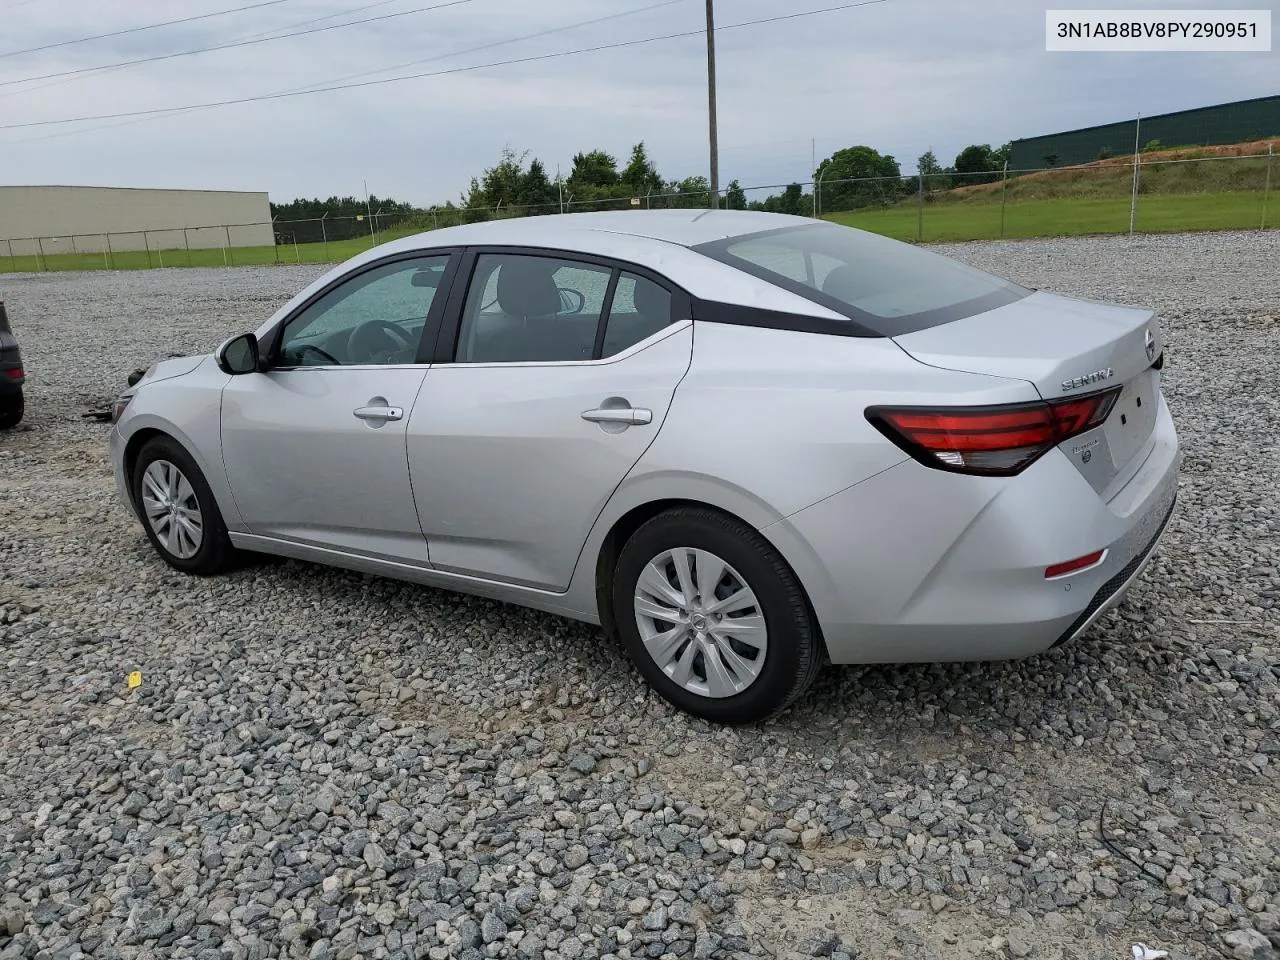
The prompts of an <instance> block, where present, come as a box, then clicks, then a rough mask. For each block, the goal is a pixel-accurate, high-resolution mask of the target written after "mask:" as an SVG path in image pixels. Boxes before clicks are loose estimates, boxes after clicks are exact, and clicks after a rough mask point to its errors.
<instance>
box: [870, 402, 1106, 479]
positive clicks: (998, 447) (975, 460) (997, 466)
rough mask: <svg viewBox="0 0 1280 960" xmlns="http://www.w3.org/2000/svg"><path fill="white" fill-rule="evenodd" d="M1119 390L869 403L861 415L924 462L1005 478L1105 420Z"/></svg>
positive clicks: (957, 470)
mask: <svg viewBox="0 0 1280 960" xmlns="http://www.w3.org/2000/svg"><path fill="white" fill-rule="evenodd" d="M1121 389H1122V388H1121V387H1112V388H1111V389H1110V390H1104V391H1102V392H1100V393H1091V394H1088V395H1086V396H1081V397H1070V398H1068V399H1065V400H1051V401H1036V402H1034V403H1015V404H1006V405H1002V406H992V407H871V408H870V409H868V410H867V419H868V420H870V421H871V423H872V424H873V425H874V426H875V427H876V428H877V429H878V430H879V431H880V432H881V433H883V434H884V435H885V436H886V437H888V438H889V439H890V440H892V441H893V442H894V443H896V444H897V445H898V446H899V447H901V448H902V449H903V450H904V451H906V452H907V453H909V454H911V456H913V457H914V458H915V459H917V460H919V461H920V462H921V463H923V464H924V465H925V466H929V467H935V468H937V469H939V470H951V471H954V472H956V473H972V474H979V475H982V476H995V477H1007V476H1012V475H1013V474H1015V473H1019V472H1020V471H1022V470H1025V469H1026V468H1027V467H1028V466H1030V465H1031V464H1032V463H1034V462H1035V461H1036V460H1038V459H1039V458H1040V457H1042V456H1043V455H1044V454H1045V453H1047V452H1048V451H1049V450H1052V449H1053V448H1054V447H1056V446H1057V445H1058V444H1060V443H1062V442H1063V441H1064V440H1069V439H1070V438H1071V437H1074V436H1077V435H1079V434H1081V433H1084V432H1085V431H1086V430H1092V429H1093V428H1094V427H1096V426H1098V425H1099V424H1101V423H1102V422H1103V421H1105V420H1106V419H1107V416H1108V414H1110V413H1111V408H1112V407H1113V406H1115V402H1116V399H1117V398H1118V397H1119V396H1120V391H1121Z"/></svg>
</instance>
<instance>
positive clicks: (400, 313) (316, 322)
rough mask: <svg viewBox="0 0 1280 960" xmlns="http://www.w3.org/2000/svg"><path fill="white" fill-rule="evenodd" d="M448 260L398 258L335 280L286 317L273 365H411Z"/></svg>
mask: <svg viewBox="0 0 1280 960" xmlns="http://www.w3.org/2000/svg"><path fill="white" fill-rule="evenodd" d="M448 263H449V257H448V255H447V254H445V255H442V256H436V257H415V258H413V259H410V260H397V261H395V262H394V263H388V264H384V265H383V266H380V267H375V268H373V269H372V270H366V271H365V272H364V273H361V274H359V275H357V276H355V277H353V278H351V279H350V280H347V281H345V282H343V283H341V284H339V285H338V286H337V287H335V288H334V289H332V290H330V291H329V292H328V293H326V294H324V295H323V296H322V297H320V299H319V300H316V301H315V302H314V303H312V304H311V305H310V306H308V307H306V308H305V309H303V310H302V311H301V312H300V313H298V314H296V315H295V316H294V317H293V318H292V319H290V320H289V322H288V323H287V324H286V326H285V328H284V336H283V337H282V338H281V341H280V350H279V357H278V360H277V364H276V365H277V366H281V367H314V366H329V367H331V366H348V365H351V364H379V365H389V364H405V363H413V362H414V360H415V359H416V358H417V354H418V344H419V342H420V341H421V339H422V331H423V328H424V327H425V326H426V323H427V315H428V314H429V313H430V311H431V305H432V303H434V302H435V298H436V294H437V292H438V290H439V287H440V284H441V280H442V279H443V277H444V272H445V267H446V266H447V265H448Z"/></svg>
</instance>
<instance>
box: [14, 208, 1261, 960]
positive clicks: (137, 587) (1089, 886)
mask: <svg viewBox="0 0 1280 960" xmlns="http://www.w3.org/2000/svg"><path fill="white" fill-rule="evenodd" d="M949 252H951V253H953V254H954V255H956V256H959V257H961V258H963V259H966V260H969V261H972V262H974V263H976V264H978V265H980V266H984V267H988V268H992V269H996V270H998V271H1000V272H1002V273H1005V274H1006V275H1009V276H1011V277H1013V278H1015V279H1017V280H1020V281H1022V282H1024V283H1027V284H1030V285H1033V286H1043V287H1046V288H1050V289H1057V290H1060V291H1063V292H1066V293H1070V294H1076V295H1083V296H1089V297H1097V298H1106V299H1116V300H1121V301H1129V302H1143V303H1150V304H1152V305H1155V306H1157V307H1158V308H1159V309H1160V311H1161V312H1162V314H1163V316H1164V319H1165V323H1166V329H1167V331H1168V339H1169V345H1170V354H1169V357H1170V363H1169V366H1168V368H1167V371H1166V374H1167V378H1166V385H1167V387H1166V389H1167V391H1168V395H1169V399H1170V402H1171V404H1172V406H1173V410H1174V415H1175V417H1176V418H1177V420H1178V423H1179V427H1180V430H1181V434H1182V438H1183V442H1184V445H1185V449H1186V454H1187V460H1186V467H1185V472H1184V476H1183V479H1182V485H1181V504H1182V505H1181V509H1180V511H1179V512H1178V514H1177V515H1176V517H1175V519H1174V521H1173V524H1172V526H1171V528H1170V531H1169V534H1168V536H1167V538H1166V539H1165V541H1164V545H1163V546H1162V547H1161V549H1160V552H1159V555H1158V557H1157V559H1156V560H1155V562H1154V563H1153V564H1152V566H1151V567H1150V569H1149V572H1148V573H1147V575H1146V577H1145V578H1144V581H1143V582H1141V583H1140V584H1139V585H1137V587H1136V588H1135V589H1134V590H1133V591H1132V593H1131V594H1130V597H1129V599H1128V600H1127V601H1126V602H1125V603H1124V604H1123V605H1122V606H1121V607H1120V608H1119V609H1118V610H1117V611H1115V612H1113V613H1111V614H1109V615H1107V616H1106V617H1105V618H1104V619H1103V620H1102V621H1101V623H1100V624H1099V625H1098V626H1097V627H1095V628H1094V629H1093V630H1092V631H1091V632H1090V634H1089V635H1087V636H1086V637H1084V638H1081V639H1080V640H1078V641H1076V642H1075V643H1074V644H1072V645H1070V646H1069V647H1068V648H1066V649H1063V650H1059V651H1055V652H1053V653H1050V654H1047V655H1045V656H1042V657H1039V658H1036V659H1033V660H1029V661H1026V662H1021V663H1008V664H995V665H967V666H966V665H950V666H911V667H902V668H830V669H828V670H826V671H825V672H824V673H823V675H822V676H821V677H820V678H819V681H818V683H817V685H816V688H815V690H814V691H813V693H812V695H810V696H809V697H807V698H806V699H805V700H804V701H803V702H802V703H801V704H800V705H798V706H797V707H796V708H794V709H793V710H791V711H790V712H789V713H788V714H786V715H785V716H783V717H782V718H781V719H779V720H777V721H775V722H773V723H771V724H768V725H766V726H762V727H757V728H747V729H738V730H725V729H716V728H713V727H711V726H708V725H707V724H704V723H702V722H699V721H695V720H692V719H690V718H688V717H685V716H683V715H680V714H677V713H675V712H674V711H673V710H672V709H670V708H669V707H668V706H666V705H665V704H664V703H663V702H661V701H660V700H658V699H657V698H655V697H652V696H650V695H648V694H647V693H646V691H645V689H644V688H643V686H642V684H641V682H640V681H639V680H638V678H637V677H636V675H635V674H634V673H633V672H632V671H631V669H630V668H629V667H628V665H627V663H626V661H625V660H624V659H623V657H622V656H621V654H620V652H619V651H618V650H616V649H614V648H613V647H611V646H610V645H608V644H606V643H603V642H602V638H601V635H600V634H599V632H598V631H597V630H594V629H589V628H587V627H585V626H581V625H578V624H573V623H569V622H565V621H560V620H557V619H554V618H551V617H548V616H543V615H540V614H535V613H530V612H526V611H522V610H519V609H515V608H511V607H506V606H502V605H498V604H494V603H490V602H487V601H483V600H474V599H468V598H465V597H461V596H457V595H453V594H447V593H442V592H437V591H432V590H429V589H424V588H419V587H413V586H407V585H401V584H397V583H393V582H391V581H387V580H381V579H377V578H372V577H364V576H360V575H355V574H349V573H344V572H340V571H332V570H326V569H322V568H318V567H313V566H308V565H305V564H300V563H294V562H263V563H259V564H255V565H253V566H250V567H247V568H245V569H243V570H241V571H239V572H238V573H235V574H233V575H230V576H227V577H225V578H221V579H216V580H199V579H188V578H185V577H182V576H179V575H176V574H174V573H172V572H170V571H169V569H168V568H167V567H165V566H164V565H163V564H162V563H161V562H160V561H159V559H158V558H156V557H155V556H154V555H153V554H152V552H151V550H150V548H149V547H148V545H147V543H146V541H145V540H144V538H143V534H142V531H141V529H140V528H139V527H138V525H137V524H136V523H134V522H132V521H130V520H129V519H128V518H127V517H126V516H125V514H124V513H123V511H122V510H121V508H120V507H118V506H117V504H116V502H115V500H114V493H113V489H112V484H111V479H110V475H109V471H108V468H107V466H106V464H105V463H104V439H105V427H103V426H102V425H100V424H94V423H91V422H85V421H82V420H81V419H80V414H81V413H82V412H83V411H84V410H86V409H88V408H90V407H94V406H98V405H100V404H101V403H103V402H104V401H106V400H107V399H108V398H109V395H110V393H111V392H112V390H111V388H110V387H114V386H115V385H117V384H122V383H123V380H124V377H125V375H126V374H127V373H128V372H129V371H130V370H131V369H133V368H134V367H135V366H138V365H142V364H145V363H147V362H149V361H150V360H152V359H154V358H155V357H156V356H157V355H160V354H162V353H164V352H166V351H168V350H180V351H197V350H198V351H206V350H209V349H211V348H212V347H213V346H214V345H215V344H216V343H217V342H218V341H219V340H220V339H222V338H223V337H224V336H225V335H226V334H228V333H231V332H238V331H240V330H244V329H250V328H252V327H253V326H255V325H256V324H257V323H258V322H259V320H260V319H261V318H262V317H263V316H264V315H265V314H266V313H267V312H269V311H270V310H271V309H272V308H273V307H274V306H275V305H276V304H277V303H279V302H281V301H282V299H283V298H285V297H286V296H287V295H288V294H289V293H290V292H292V291H293V290H295V289H297V288H298V287H299V286H300V285H301V284H302V283H303V282H304V281H305V280H307V279H309V278H310V277H311V276H313V275H314V274H315V268H264V269H239V270H165V271H156V272H149V273H118V274H85V275H31V276H6V277H4V278H0V296H2V297H3V298H4V299H5V300H6V301H7V302H8V304H9V307H10V315H11V317H12V319H13V323H14V325H15V327H16V329H17V332H18V335H19V337H20V338H21V341H22V344H23V350H24V353H25V354H26V357H27V359H28V362H29V369H30V377H31V379H30V381H29V388H28V389H29V395H28V396H29V403H28V409H29V420H28V423H27V425H26V428H25V429H24V430H21V431H18V432H15V433H12V434H8V435H4V436H2V437H0V491H3V493H2V495H0V673H2V676H3V682H2V686H0V693H2V694H3V696H2V697H0V724H2V725H3V731H4V732H3V735H2V736H0V960H7V958H10V957H36V956H39V957H52V958H72V957H79V956H91V957H162V956H163V957H170V956H174V957H176V956H195V957H207V958H210V960H212V958H221V957H233V958H244V957H255V958H256V957H274V956H280V957H310V958H317V960H319V958H336V957H374V958H376V957H430V958H443V957H455V956H456V957H467V958H481V957H512V958H547V960H554V958H565V960H576V958H596V957H602V956H613V957H619V958H627V957H631V958H640V957H652V958H660V957H696V958H710V957H762V958H763V957H779V956H829V957H835V958H837V960H840V958H848V957H853V956H858V957H863V958H877V960H888V958H905V957H911V958H917V957H921V958H927V957H946V958H955V957H958V958H967V957H987V956H991V957H1006V956H1009V957H1039V958H1078V960H1086V958H1088V960H1093V958H1116V960H1119V958H1128V957H1129V956H1130V945H1131V944H1132V943H1134V942H1137V941H1145V942H1147V943H1149V944H1151V945H1152V946H1158V947H1161V948H1164V949H1166V950H1168V951H1169V952H1170V954H1171V956H1172V957H1173V958H1175V960H1176V958H1189V957H1197V958H1199V957H1214V956H1221V955H1226V956H1237V957H1256V958H1263V957H1273V958H1274V957H1275V956H1276V952H1275V951H1274V949H1273V945H1274V947H1280V827H1278V826H1277V823H1278V821H1277V814H1278V813H1280V789H1278V787H1280V776H1278V775H1277V770H1278V769H1280V712H1278V708H1280V630H1278V627H1277V624H1278V622H1280V617H1278V616H1277V613H1278V611H1280V573H1278V572H1277V566H1280V548H1278V546H1277V545H1278V544H1280V535H1278V534H1280V528H1278V520H1277V507H1276V502H1277V501H1276V490H1277V489H1280V456H1278V455H1277V443H1276V439H1275V424H1276V423H1277V422H1280V388H1278V387H1277V382H1278V381H1280V365H1278V364H1280V360H1278V359H1277V358H1280V323H1278V322H1277V321H1278V319H1280V234H1276V233H1271V234H1268V235H1259V234H1233V235H1226V234H1223V235H1199V236H1169V237H1159V238H1141V239H1137V240H1134V241H1130V240H1127V239H1123V238H1113V239H1075V240H1054V241H1030V242H1020V243H1003V244H968V245H962V246H956V247H952V248H949ZM104 384H107V385H110V387H104ZM133 670H139V671H141V673H142V684H141V686H139V687H138V688H137V689H134V690H130V689H128V687H127V684H126V676H127V675H128V673H129V672H130V671H133ZM1103 831H1105V839H1104V835H1103Z"/></svg>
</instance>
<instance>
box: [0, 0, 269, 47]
mask: <svg viewBox="0 0 1280 960" xmlns="http://www.w3.org/2000/svg"><path fill="white" fill-rule="evenodd" d="M25 2H28V3H29V2H31V0H25ZM289 2H290V0H263V2H261V3H251V4H249V5H248V6H246V7H233V8H232V9H230V10H217V11H214V12H213V13H202V14H199V15H198V16H194V17H182V18H180V19H178V20H165V21H162V22H161V23H148V24H146V25H145V26H141V27H129V28H128V29H126V30H114V31H112V32H111V33H99V34H96V35H95V36H92V37H77V38H76V39H75V40H59V41H58V42H57V43H46V44H45V45H44V46H42V47H27V48H26V49H25V50H9V51H7V52H5V53H0V59H3V58H5V57H16V56H19V55H21V54H24V53H37V52H38V51H40V50H52V49H54V48H55V47H69V46H71V45H72V44H73V43H88V42H89V41H90V40H106V39H107V38H108V37H123V36H124V35H125V34H127V33H141V32H142V31H144V30H158V29H159V28H160V27H172V26H174V25H175V24H178V23H194V22H195V21H197V20H211V19H213V18H214V17H225V16H226V15H227V14H229V13H240V12H241V11H244V10H256V9H258V8H259V7H274V6H275V5H277V4H280V3H289ZM16 6H19V7H20V6H22V4H21V3H19V4H16Z"/></svg>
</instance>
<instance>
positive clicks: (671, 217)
mask: <svg viewBox="0 0 1280 960" xmlns="http://www.w3.org/2000/svg"><path fill="white" fill-rule="evenodd" d="M821 222H822V221H815V220H810V219H809V218H807V217H790V216H785V215H783V214H777V213H759V212H756V211H747V210H623V211H617V212H607V213H606V212H601V213H569V214H556V215H552V216H546V217H520V218H511V219H507V220H490V221H486V222H484V223H469V224H464V225H462V226H457V227H444V228H442V229H439V230H428V231H427V232H425V233H419V234H414V235H413V236H409V237H402V238H401V239H399V240H392V241H390V242H389V243H384V244H382V245H380V246H377V247H374V248H373V249H371V250H366V251H364V252H363V253H360V254H357V255H356V256H354V257H352V258H351V259H350V260H347V261H346V262H345V263H341V264H338V265H337V266H335V267H333V268H332V269H330V270H329V271H328V272H326V273H324V274H322V275H321V276H319V277H317V278H316V279H315V280H313V281H312V283H311V284H310V285H309V286H307V287H306V288H304V289H303V290H301V291H299V292H298V293H297V294H296V295H295V296H294V297H293V298H292V299H291V300H290V301H289V302H288V303H286V304H285V305H284V306H282V307H281V308H280V309H279V310H277V311H276V312H275V314H273V315H272V317H271V319H269V320H268V321H267V322H266V323H264V324H263V325H262V326H261V327H260V328H259V335H260V336H262V335H265V332H266V331H267V330H269V329H270V328H271V327H272V325H274V324H275V323H276V322H277V321H279V320H280V319H282V318H283V317H285V316H286V315H287V314H289V313H291V312H292V311H293V310H295V309H296V308H297V307H298V306H299V305H300V304H302V303H304V302H305V301H306V300H307V299H308V298H309V297H311V296H312V295H313V294H314V293H316V292H317V291H319V290H321V289H322V288H324V287H326V286H328V285H329V284H330V283H333V282H335V281H338V280H341V279H342V278H343V277H345V276H348V275H350V274H352V273H354V272H356V271H358V270H360V269H363V268H364V267H366V266H368V265H370V264H373V263H377V262H379V261H382V260H385V259H386V258H388V257H396V256H400V255H403V254H410V255H412V254H415V253H417V252H418V251H424V252H429V251H435V250H441V249H446V248H456V247H469V246H478V247H484V246H494V247H535V248H543V249H547V250H563V251H568V252H577V253H585V254H591V255H595V256H600V257H606V258H609V259H612V260H615V261H618V262H622V263H630V264H636V265H639V266H641V267H645V268H647V269H649V270H652V271H654V272H655V273H657V274H659V275H661V276H663V277H665V278H666V279H668V280H669V281H671V282H672V283H674V284H675V285H676V286H677V287H679V288H680V289H682V290H684V291H685V292H687V293H688V294H690V295H691V296H693V297H698V298H702V299H707V300H714V301H716V302H718V303H724V304H737V305H744V306H750V307H752V308H754V309H759V310H774V311H778V312H782V313H793V314H802V315H805V316H810V317H823V318H827V319H833V320H847V319H848V318H846V317H844V316H843V315H842V314H839V313H836V312H835V311H833V310H831V309H830V308H829V307H825V306H822V305H821V304H818V303H815V302H814V301H812V300H810V299H807V298H805V297H801V296H799V295H798V294H795V293H791V292H789V291H787V290H783V289H782V288H781V287H778V286H775V285H774V284H771V283H769V282H767V281H765V280H761V279H759V278H758V277H753V276H750V275H749V274H746V273H743V272H742V271H740V270H738V269H736V268H734V267H731V266H728V265H727V264H724V263H720V262H718V261H716V260H712V259H711V258H709V257H705V256H703V255H702V254H701V253H698V252H697V251H695V250H692V249H690V248H691V247H696V246H697V245H698V244H700V243H710V242H712V241H715V240H723V239H725V238H726V237H734V236H742V235H744V234H753V233H759V232H761V231H765V230H777V229H780V228H783V227H789V226H790V227H803V226H806V225H808V226H812V225H813V224H815V223H821ZM832 229H837V228H835V227H833V228H832ZM838 229H847V228H838Z"/></svg>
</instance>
